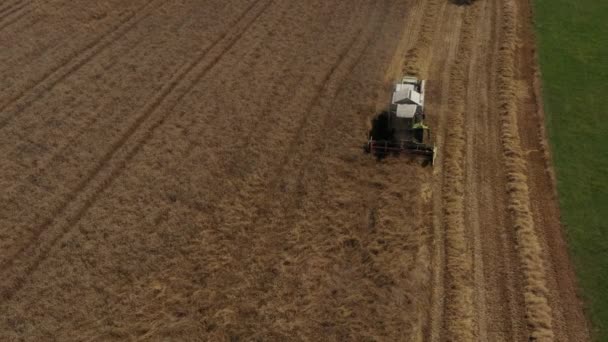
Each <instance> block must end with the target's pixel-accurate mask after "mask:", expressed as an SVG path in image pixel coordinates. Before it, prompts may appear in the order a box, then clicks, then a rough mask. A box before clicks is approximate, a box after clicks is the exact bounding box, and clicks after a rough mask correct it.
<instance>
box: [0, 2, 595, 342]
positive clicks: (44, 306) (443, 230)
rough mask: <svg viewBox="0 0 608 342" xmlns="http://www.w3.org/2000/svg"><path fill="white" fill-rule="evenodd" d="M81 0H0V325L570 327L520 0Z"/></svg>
mask: <svg viewBox="0 0 608 342" xmlns="http://www.w3.org/2000/svg"><path fill="white" fill-rule="evenodd" d="M99 3H101V4H99V5H96V6H93V7H91V5H90V4H89V2H85V1H66V0H53V1H46V2H44V4H41V3H39V2H33V1H29V0H10V1H7V2H5V3H3V4H1V5H0V45H1V46H3V47H5V46H8V47H9V48H8V49H2V50H0V75H2V76H1V79H2V82H0V131H1V133H0V153H1V155H2V156H3V158H2V162H1V163H0V189H2V190H3V191H2V192H0V295H1V296H0V312H3V313H4V315H2V316H1V317H0V339H1V340H10V339H13V338H17V337H24V338H26V339H28V340H48V339H50V338H51V337H54V338H56V339H58V340H99V341H107V340H124V339H129V338H130V339H136V340H166V339H168V338H172V339H175V340H188V339H202V340H223V339H238V338H241V339H243V340H256V339H257V340H286V339H294V340H313V341H321V340H337V341H346V340H386V341H398V340H403V341H412V340H431V341H441V340H453V341H465V340H486V341H507V340H511V341H513V340H515V341H525V340H528V338H529V337H535V338H538V339H539V340H553V339H554V340H559V341H584V340H587V339H588V330H587V326H586V323H585V319H584V316H583V313H582V309H581V304H580V303H579V301H578V299H577V297H576V285H575V279H574V276H573V272H572V269H571V266H570V263H569V260H568V255H567V252H566V249H565V244H564V241H563V239H562V236H561V228H560V225H559V210H558V208H557V204H556V203H557V201H556V198H555V191H554V189H553V180H552V178H551V168H550V167H548V165H550V163H549V162H548V161H547V160H548V158H549V157H548V153H547V151H546V149H545V143H544V135H543V132H542V127H543V124H542V115H543V113H542V108H541V106H540V103H541V101H540V99H539V97H538V90H537V89H538V84H537V82H536V74H535V67H534V65H535V64H534V63H535V59H534V58H535V57H534V54H535V52H534V42H533V38H532V36H531V31H530V29H531V28H530V18H529V16H530V9H529V3H528V2H527V1H526V0H502V1H501V0H477V2H476V3H475V5H473V6H470V7H458V6H455V5H453V4H451V3H449V2H448V1H447V0H426V1H421V0H383V1H370V0H354V1H349V2H339V1H321V0H311V1H271V0H255V1H254V0H249V1H236V0H234V1H224V0H222V1H220V0H209V1H205V2H197V1H192V0H182V1H172V2H170V1H161V0H156V1H154V0H153V1H143V0H138V1H129V2H123V1H118V0H110V1H105V2H99ZM403 72H415V73H418V74H419V75H420V76H421V77H423V78H426V79H428V80H429V94H428V95H427V102H428V106H427V116H428V117H430V120H431V124H432V127H433V128H434V133H435V135H436V140H437V143H438V145H439V148H440V155H439V159H438V165H436V166H435V167H434V168H430V167H422V166H421V165H419V163H417V162H416V161H412V160H408V159H407V158H404V159H386V160H384V161H383V162H380V163H379V162H376V161H375V160H373V159H372V158H370V157H369V156H367V155H364V154H363V153H362V150H361V148H360V146H361V144H362V142H363V141H364V139H365V137H366V132H367V130H368V129H369V126H370V120H371V119H372V117H373V116H374V114H375V113H378V112H379V111H381V110H382V109H383V106H384V105H385V104H386V103H387V101H388V98H389V96H390V89H391V88H390V87H391V83H392V82H393V80H394V79H396V78H397V77H398V76H399V75H401V74H402V73H403Z"/></svg>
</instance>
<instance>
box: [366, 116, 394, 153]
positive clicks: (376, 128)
mask: <svg viewBox="0 0 608 342" xmlns="http://www.w3.org/2000/svg"><path fill="white" fill-rule="evenodd" d="M388 120H389V112H387V111H383V112H381V113H380V114H378V115H376V117H374V118H373V119H372V129H371V130H370V131H369V138H370V139H372V140H374V141H391V140H392V139H393V135H394V132H393V130H391V129H390V127H389V122H388ZM373 153H374V156H375V157H376V158H377V159H378V160H382V159H384V158H386V157H387V156H388V155H389V153H387V152H385V151H383V150H375V151H373Z"/></svg>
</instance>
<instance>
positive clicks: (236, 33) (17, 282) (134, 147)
mask: <svg viewBox="0 0 608 342" xmlns="http://www.w3.org/2000/svg"><path fill="white" fill-rule="evenodd" d="M261 2H262V0H257V1H254V2H253V3H252V4H251V5H250V6H249V7H248V8H247V9H246V10H245V11H244V12H243V13H242V14H241V15H240V16H239V17H238V19H237V20H236V21H235V24H233V26H232V27H231V28H230V29H228V30H227V31H225V32H224V34H222V35H221V37H219V38H218V39H217V40H215V41H214V42H213V43H212V44H211V45H210V46H208V47H207V48H206V49H204V50H203V51H202V52H201V54H200V56H199V57H198V58H196V59H195V60H194V61H192V62H190V63H186V65H184V66H183V67H182V68H181V69H180V71H179V72H177V73H176V74H175V76H174V77H173V80H172V81H170V82H169V83H168V84H167V85H166V86H165V87H163V89H162V90H161V92H160V93H159V95H157V96H156V97H155V98H153V99H152V101H151V102H149V104H148V105H146V106H145V107H144V110H142V112H141V114H140V115H139V116H138V117H137V119H136V120H135V122H134V123H133V124H131V126H130V127H128V129H127V130H126V132H125V133H124V134H123V135H122V136H121V137H120V138H119V139H118V140H117V141H115V142H114V144H112V146H111V148H110V150H108V151H107V152H106V153H105V155H104V156H103V158H102V159H101V160H100V161H99V163H97V165H96V166H95V168H94V169H93V170H91V171H90V172H89V174H88V176H87V177H86V178H85V179H84V180H83V181H82V182H80V183H79V184H78V186H77V187H76V188H75V190H74V191H72V192H71V193H70V194H69V195H68V196H67V198H66V201H65V202H64V203H62V204H61V205H60V207H59V208H58V209H57V210H56V211H55V213H54V214H53V216H52V217H50V218H49V219H48V220H46V221H45V222H43V223H42V224H41V225H40V226H38V227H37V229H36V232H35V233H34V236H33V237H32V238H31V239H30V240H29V241H28V243H26V244H24V245H23V247H22V248H21V249H20V250H19V251H18V252H17V253H15V255H13V256H12V257H11V258H10V259H7V260H6V261H5V262H3V263H2V264H0V271H1V272H4V273H5V277H4V279H2V280H0V298H2V299H4V300H5V301H8V300H10V299H11V298H12V297H13V296H14V295H15V294H16V293H17V292H18V291H19V290H20V289H21V288H22V287H23V285H24V283H25V281H26V280H27V276H28V275H30V274H31V273H32V272H34V271H35V270H36V269H37V268H38V267H39V266H40V263H41V262H42V261H43V260H44V259H45V258H46V257H47V256H48V254H49V253H50V251H51V250H52V249H53V248H54V247H56V246H57V244H58V242H59V240H60V239H61V238H62V237H63V236H65V235H66V234H67V233H68V232H69V231H70V230H71V229H72V227H73V226H74V225H75V224H76V223H78V221H79V220H80V219H81V218H82V216H83V215H84V214H85V213H86V211H87V210H88V209H89V208H90V207H91V206H92V205H93V203H94V202H95V201H96V200H97V199H98V197H99V195H100V194H101V193H102V192H103V191H104V190H105V189H107V188H108V186H109V185H110V184H111V183H112V181H113V180H114V179H115V178H116V177H117V176H118V175H119V174H120V173H121V172H122V170H124V168H125V167H126V165H127V163H128V162H129V161H130V160H131V159H132V158H133V157H134V156H135V154H136V153H137V152H138V151H139V150H140V148H141V147H142V146H143V145H144V143H145V142H146V141H147V140H148V139H149V138H150V137H151V136H152V134H153V132H154V131H155V130H156V129H157V128H158V127H160V126H161V125H162V124H163V123H164V122H165V120H166V119H167V118H168V116H169V115H171V114H172V112H171V111H170V110H171V109H172V108H173V107H175V105H177V104H178V103H179V101H180V100H181V99H182V98H183V97H184V96H185V95H186V94H188V93H189V92H190V90H191V89H192V88H193V87H194V86H195V85H196V84H197V83H199V82H200V81H201V79H202V78H203V77H204V76H205V75H206V74H207V73H208V72H209V71H210V70H211V69H212V68H213V67H214V66H215V65H216V64H217V63H218V62H219V61H220V60H221V59H222V57H223V56H224V55H225V54H226V53H227V52H228V51H229V50H230V49H231V48H232V47H233V46H234V45H235V44H236V42H237V41H239V40H240V38H241V37H242V36H243V34H244V33H245V32H246V31H248V29H249V28H250V27H251V26H252V25H253V24H254V23H255V22H256V21H257V19H258V18H259V17H260V16H261V15H262V14H263V13H264V12H265V11H266V10H267V9H268V7H269V6H270V5H271V4H272V3H273V2H274V0H270V1H266V2H264V3H262V5H260V6H258V5H259V4H260V3H261ZM256 8H259V9H258V10H257V11H256V10H255V9H256ZM248 16H251V18H248V19H247V17H248ZM241 22H245V24H244V25H239V23H241ZM222 43H223V44H222ZM216 47H217V50H219V51H218V52H217V53H216V55H215V56H213V57H211V56H210V55H211V54H212V53H213V52H214V49H215V48H216ZM207 57H211V58H210V60H209V61H208V62H207V63H205V60H206V59H207ZM190 76H193V77H192V80H187V78H189V77H190ZM184 80H186V81H184ZM171 94H174V96H173V97H174V98H173V99H170V100H167V98H168V97H169V96H170V95H171ZM163 103H169V104H168V105H167V108H164V109H165V110H164V111H162V112H161V111H159V110H158V109H159V108H160V107H161V106H162V105H163ZM159 112H160V114H159V115H158V118H155V120H150V117H151V116H152V114H154V113H159ZM150 121H152V122H150ZM138 132H139V134H137V133H138ZM129 140H134V141H129ZM125 146H126V147H125ZM53 228H55V229H53ZM45 233H46V235H49V236H43V235H45ZM25 256H28V257H27V258H26V257H25Z"/></svg>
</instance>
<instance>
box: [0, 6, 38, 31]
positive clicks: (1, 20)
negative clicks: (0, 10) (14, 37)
mask: <svg viewBox="0 0 608 342" xmlns="http://www.w3.org/2000/svg"><path fill="white" fill-rule="evenodd" d="M26 5H27V4H25V5H23V6H21V7H19V8H17V9H16V10H14V11H10V12H9V13H7V14H6V15H4V16H2V17H0V31H2V30H4V29H5V28H7V27H9V26H11V25H13V24H14V23H16V22H18V21H20V20H21V19H23V18H25V17H26V16H27V15H28V14H30V13H32V12H33V11H32V10H31V9H30V10H27V9H26V10H24V11H23V12H21V11H20V10H21V9H23V8H24V7H26ZM15 13H18V14H17V15H16V16H15V17H13V18H12V19H8V18H9V17H10V16H11V15H12V14H15Z"/></svg>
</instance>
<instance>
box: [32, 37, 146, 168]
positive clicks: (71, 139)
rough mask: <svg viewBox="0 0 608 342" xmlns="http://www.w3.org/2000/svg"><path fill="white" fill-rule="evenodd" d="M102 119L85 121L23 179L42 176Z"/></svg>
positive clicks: (100, 106) (69, 103)
mask: <svg viewBox="0 0 608 342" xmlns="http://www.w3.org/2000/svg"><path fill="white" fill-rule="evenodd" d="M142 43H144V40H138V41H137V42H136V43H135V45H132V46H131V47H130V48H131V49H130V50H129V53H127V54H126V55H123V56H121V57H129V56H131V52H135V49H136V48H137V47H138V46H139V45H141V44H142ZM117 63H118V60H117V61H115V62H114V63H113V64H112V65H111V66H110V67H108V68H106V70H105V71H106V72H109V71H112V68H113V67H114V66H115V64H117ZM74 101H76V99H73V100H72V101H70V102H68V103H66V105H67V106H69V105H71V104H72V103H74ZM110 105H111V103H109V102H108V103H103V102H102V104H100V105H99V107H96V109H95V110H97V109H98V108H105V107H108V106H110ZM99 119H100V117H99V116H92V117H91V118H89V119H87V120H86V121H85V122H86V123H85V125H84V126H82V128H81V129H80V130H78V131H76V132H75V133H74V134H67V135H66V136H65V137H67V140H66V141H64V142H62V143H61V144H60V145H59V146H60V147H59V149H57V150H56V152H55V153H53V154H52V155H50V156H45V157H44V158H41V159H40V161H39V162H38V164H37V165H38V167H36V168H35V169H34V170H33V171H32V172H30V173H26V174H24V175H23V176H22V178H21V179H27V178H28V177H40V176H42V175H43V173H44V172H45V170H47V167H48V166H49V165H50V164H52V163H53V162H55V161H57V160H59V159H61V158H62V156H63V155H64V153H65V152H66V151H67V150H68V149H69V148H71V147H73V146H74V144H75V143H76V142H77V140H78V138H80V137H82V136H83V135H85V134H86V133H87V131H88V129H89V128H90V127H92V126H93V125H94V124H95V123H96V122H97V121H98V120H99Z"/></svg>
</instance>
